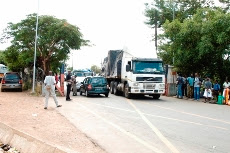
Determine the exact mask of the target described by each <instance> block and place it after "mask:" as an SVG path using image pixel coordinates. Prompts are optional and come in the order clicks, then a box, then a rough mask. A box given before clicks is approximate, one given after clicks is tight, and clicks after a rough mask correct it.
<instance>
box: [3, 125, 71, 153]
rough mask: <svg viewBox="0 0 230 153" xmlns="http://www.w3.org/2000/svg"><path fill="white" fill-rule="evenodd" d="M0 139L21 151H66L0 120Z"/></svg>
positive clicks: (48, 152)
mask: <svg viewBox="0 0 230 153" xmlns="http://www.w3.org/2000/svg"><path fill="white" fill-rule="evenodd" d="M0 141H1V142H2V143H4V144H9V145H10V146H13V147H15V148H16V149H17V150H18V151H20V152H21V153H67V151H64V150H62V149H59V148H57V147H54V146H52V145H50V144H47V143H45V142H42V141H41V140H38V139H36V138H34V137H32V136H30V135H28V134H25V133H23V132H21V131H18V130H16V129H14V128H12V127H10V126H8V125H6V124H3V123H1V122H0ZM68 152H73V151H68Z"/></svg>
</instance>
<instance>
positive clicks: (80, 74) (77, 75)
mask: <svg viewBox="0 0 230 153" xmlns="http://www.w3.org/2000/svg"><path fill="white" fill-rule="evenodd" d="M75 76H76V77H85V75H84V73H82V72H75Z"/></svg>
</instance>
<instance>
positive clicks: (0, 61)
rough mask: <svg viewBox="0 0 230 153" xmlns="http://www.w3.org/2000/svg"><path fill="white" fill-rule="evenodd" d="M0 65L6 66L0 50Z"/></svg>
mask: <svg viewBox="0 0 230 153" xmlns="http://www.w3.org/2000/svg"><path fill="white" fill-rule="evenodd" d="M0 64H4V65H6V63H5V56H4V53H3V51H1V50H0Z"/></svg>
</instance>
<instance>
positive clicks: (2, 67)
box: [0, 64, 8, 82]
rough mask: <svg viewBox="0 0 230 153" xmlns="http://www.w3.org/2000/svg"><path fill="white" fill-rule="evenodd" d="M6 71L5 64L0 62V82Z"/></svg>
mask: <svg viewBox="0 0 230 153" xmlns="http://www.w3.org/2000/svg"><path fill="white" fill-rule="evenodd" d="M6 72H8V69H7V66H5V65H3V64H0V82H1V80H2V78H3V77H4V74H5V73H6Z"/></svg>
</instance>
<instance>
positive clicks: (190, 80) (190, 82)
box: [187, 74, 194, 98]
mask: <svg viewBox="0 0 230 153" xmlns="http://www.w3.org/2000/svg"><path fill="white" fill-rule="evenodd" d="M187 82H188V85H187V86H188V98H193V90H194V88H193V85H194V77H193V74H191V75H190V76H189V77H188V78H187Z"/></svg>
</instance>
